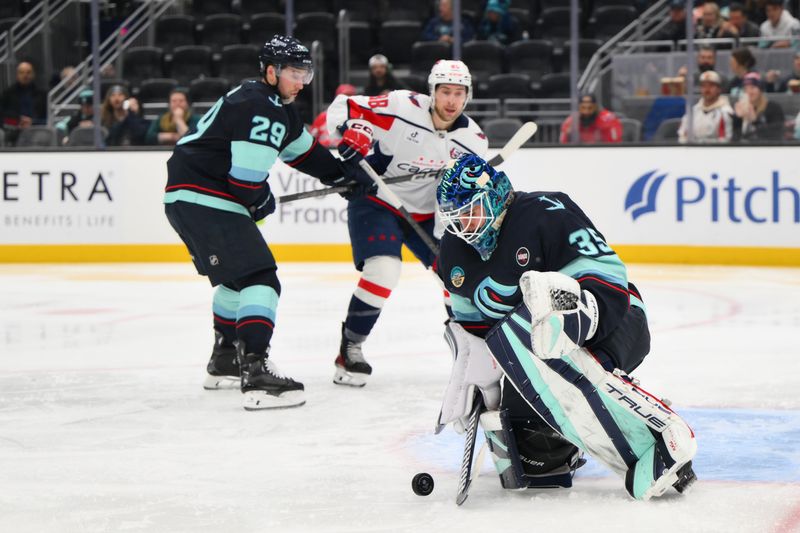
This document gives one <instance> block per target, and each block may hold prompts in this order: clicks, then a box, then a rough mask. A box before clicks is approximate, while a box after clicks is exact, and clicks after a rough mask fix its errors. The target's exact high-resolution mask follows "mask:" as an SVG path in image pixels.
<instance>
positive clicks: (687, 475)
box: [672, 461, 697, 494]
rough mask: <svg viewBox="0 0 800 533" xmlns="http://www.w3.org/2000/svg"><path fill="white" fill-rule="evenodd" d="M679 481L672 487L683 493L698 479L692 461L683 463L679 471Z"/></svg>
mask: <svg viewBox="0 0 800 533" xmlns="http://www.w3.org/2000/svg"><path fill="white" fill-rule="evenodd" d="M675 473H676V474H677V475H678V481H676V482H675V483H673V484H672V487H673V488H674V489H675V490H677V491H678V492H679V493H681V494H683V493H684V492H686V490H687V489H688V488H689V487H691V486H692V484H693V483H694V482H695V481H697V475H696V474H695V473H694V470H692V462H691V461H689V462H688V463H686V464H685V465H683V466H682V467H681V468H680V469H679V470H678V471H677V472H675Z"/></svg>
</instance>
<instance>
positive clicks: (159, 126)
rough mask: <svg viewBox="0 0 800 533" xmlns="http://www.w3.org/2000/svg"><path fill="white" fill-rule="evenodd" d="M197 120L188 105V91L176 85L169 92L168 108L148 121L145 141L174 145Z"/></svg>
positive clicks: (198, 119) (197, 117) (147, 142)
mask: <svg viewBox="0 0 800 533" xmlns="http://www.w3.org/2000/svg"><path fill="white" fill-rule="evenodd" d="M199 121H200V117H199V116H197V115H195V114H193V113H192V108H191V106H190V105H189V91H187V90H186V89H184V88H181V87H177V88H175V89H173V90H172V92H171V93H169V110H168V111H167V112H166V113H164V114H163V115H161V116H160V117H158V119H156V120H154V121H152V122H151V123H150V128H148V130H147V134H146V135H145V139H144V140H145V143H146V144H160V145H174V144H175V143H177V142H178V140H179V139H180V138H181V137H183V136H184V135H186V133H187V132H188V131H189V130H190V129H192V128H194V127H195V126H196V125H197V123H198V122H199Z"/></svg>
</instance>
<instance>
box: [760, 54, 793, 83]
mask: <svg viewBox="0 0 800 533" xmlns="http://www.w3.org/2000/svg"><path fill="white" fill-rule="evenodd" d="M780 75H781V72H780V71H779V70H770V71H769V72H767V75H766V77H765V78H766V82H767V83H766V86H767V92H768V93H800V52H795V54H794V67H793V69H792V72H791V73H790V74H789V75H788V76H785V77H784V78H780Z"/></svg>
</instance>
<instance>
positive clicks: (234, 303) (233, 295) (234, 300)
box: [212, 285, 239, 320]
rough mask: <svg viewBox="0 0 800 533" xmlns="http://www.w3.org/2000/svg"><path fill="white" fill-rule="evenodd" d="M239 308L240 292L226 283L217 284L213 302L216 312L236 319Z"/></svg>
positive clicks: (224, 316) (229, 318) (213, 309)
mask: <svg viewBox="0 0 800 533" xmlns="http://www.w3.org/2000/svg"><path fill="white" fill-rule="evenodd" d="M237 309H239V292H238V291H235V290H233V289H229V288H228V287H226V286H225V285H217V289H216V290H215V291H214V302H213V304H212V311H213V312H214V314H215V315H219V316H221V317H222V318H227V319H228V320H236V310H237Z"/></svg>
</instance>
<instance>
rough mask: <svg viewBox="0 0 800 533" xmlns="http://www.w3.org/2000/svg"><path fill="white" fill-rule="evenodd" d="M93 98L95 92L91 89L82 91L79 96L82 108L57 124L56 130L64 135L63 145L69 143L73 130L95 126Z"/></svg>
mask: <svg viewBox="0 0 800 533" xmlns="http://www.w3.org/2000/svg"><path fill="white" fill-rule="evenodd" d="M93 98H94V92H93V91H92V90H91V89H84V90H82V91H81V92H80V93H79V94H78V103H79V104H80V106H81V108H80V109H78V110H77V111H76V112H75V113H73V114H72V115H71V116H69V117H67V118H65V119H64V120H62V121H61V122H59V123H58V124H56V130H58V131H59V132H60V133H61V135H63V138H62V141H61V142H62V144H67V142H68V141H69V134H70V133H72V130H74V129H75V128H84V127H85V128H88V127H91V126H92V125H94V120H93V118H94V106H93V105H92V104H93Z"/></svg>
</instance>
